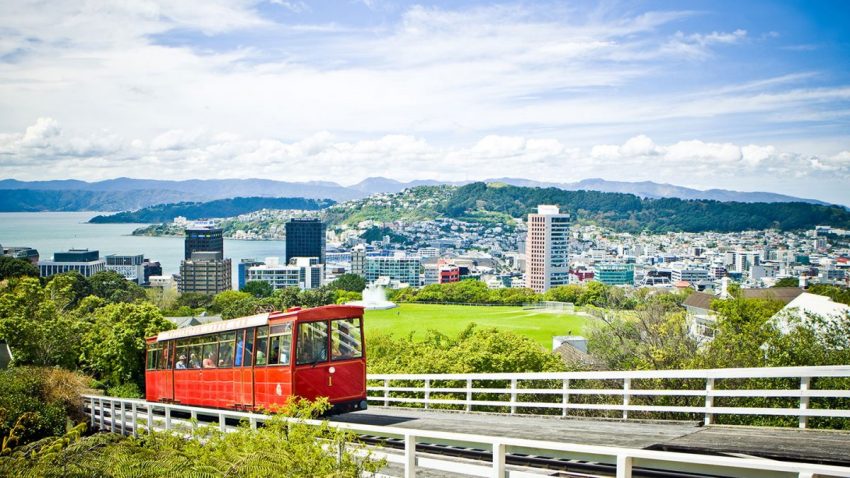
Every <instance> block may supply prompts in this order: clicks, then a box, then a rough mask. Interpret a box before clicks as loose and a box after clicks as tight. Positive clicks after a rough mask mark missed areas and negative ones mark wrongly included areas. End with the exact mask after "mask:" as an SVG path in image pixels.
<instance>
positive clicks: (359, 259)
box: [351, 244, 366, 277]
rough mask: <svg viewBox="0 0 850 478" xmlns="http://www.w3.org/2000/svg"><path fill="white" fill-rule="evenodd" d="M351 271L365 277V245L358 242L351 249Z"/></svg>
mask: <svg viewBox="0 0 850 478" xmlns="http://www.w3.org/2000/svg"><path fill="white" fill-rule="evenodd" d="M351 273H352V274H357V275H359V276H360V277H366V246H364V245H363V244H358V245H356V246H354V248H353V249H352V250H351Z"/></svg>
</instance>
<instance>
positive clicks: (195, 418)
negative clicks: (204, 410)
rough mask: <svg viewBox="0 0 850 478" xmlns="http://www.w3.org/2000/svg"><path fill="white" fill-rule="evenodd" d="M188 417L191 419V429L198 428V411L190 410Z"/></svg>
mask: <svg viewBox="0 0 850 478" xmlns="http://www.w3.org/2000/svg"><path fill="white" fill-rule="evenodd" d="M189 418H191V419H192V430H194V429H196V428H198V412H196V411H195V410H192V412H191V414H190V415H189Z"/></svg>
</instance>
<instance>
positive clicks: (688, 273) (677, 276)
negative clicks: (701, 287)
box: [670, 266, 710, 284]
mask: <svg viewBox="0 0 850 478" xmlns="http://www.w3.org/2000/svg"><path fill="white" fill-rule="evenodd" d="M709 279H710V275H709V273H708V269H703V268H697V267H688V266H676V267H671V268H670V280H671V281H672V282H673V283H674V284H675V283H676V282H680V281H685V282H690V283H691V284H696V283H697V282H700V281H706V280H709Z"/></svg>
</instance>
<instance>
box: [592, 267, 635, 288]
mask: <svg viewBox="0 0 850 478" xmlns="http://www.w3.org/2000/svg"><path fill="white" fill-rule="evenodd" d="M594 270H595V274H594V276H593V278H594V280H597V281H599V282H601V283H603V284H605V285H634V283H635V266H634V264H622V263H613V262H608V263H602V264H596V265H595V266H594Z"/></svg>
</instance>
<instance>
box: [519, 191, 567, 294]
mask: <svg viewBox="0 0 850 478" xmlns="http://www.w3.org/2000/svg"><path fill="white" fill-rule="evenodd" d="M569 245H570V215H569V214H561V212H560V211H559V209H558V206H550V205H539V206H537V214H529V215H528V235H527V237H526V241H525V257H526V265H525V278H526V287H529V288H531V289H534V291H535V292H538V293H540V292H546V291H547V290H549V289H551V288H552V287H557V286H559V285H567V284H569V283H570V261H569Z"/></svg>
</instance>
